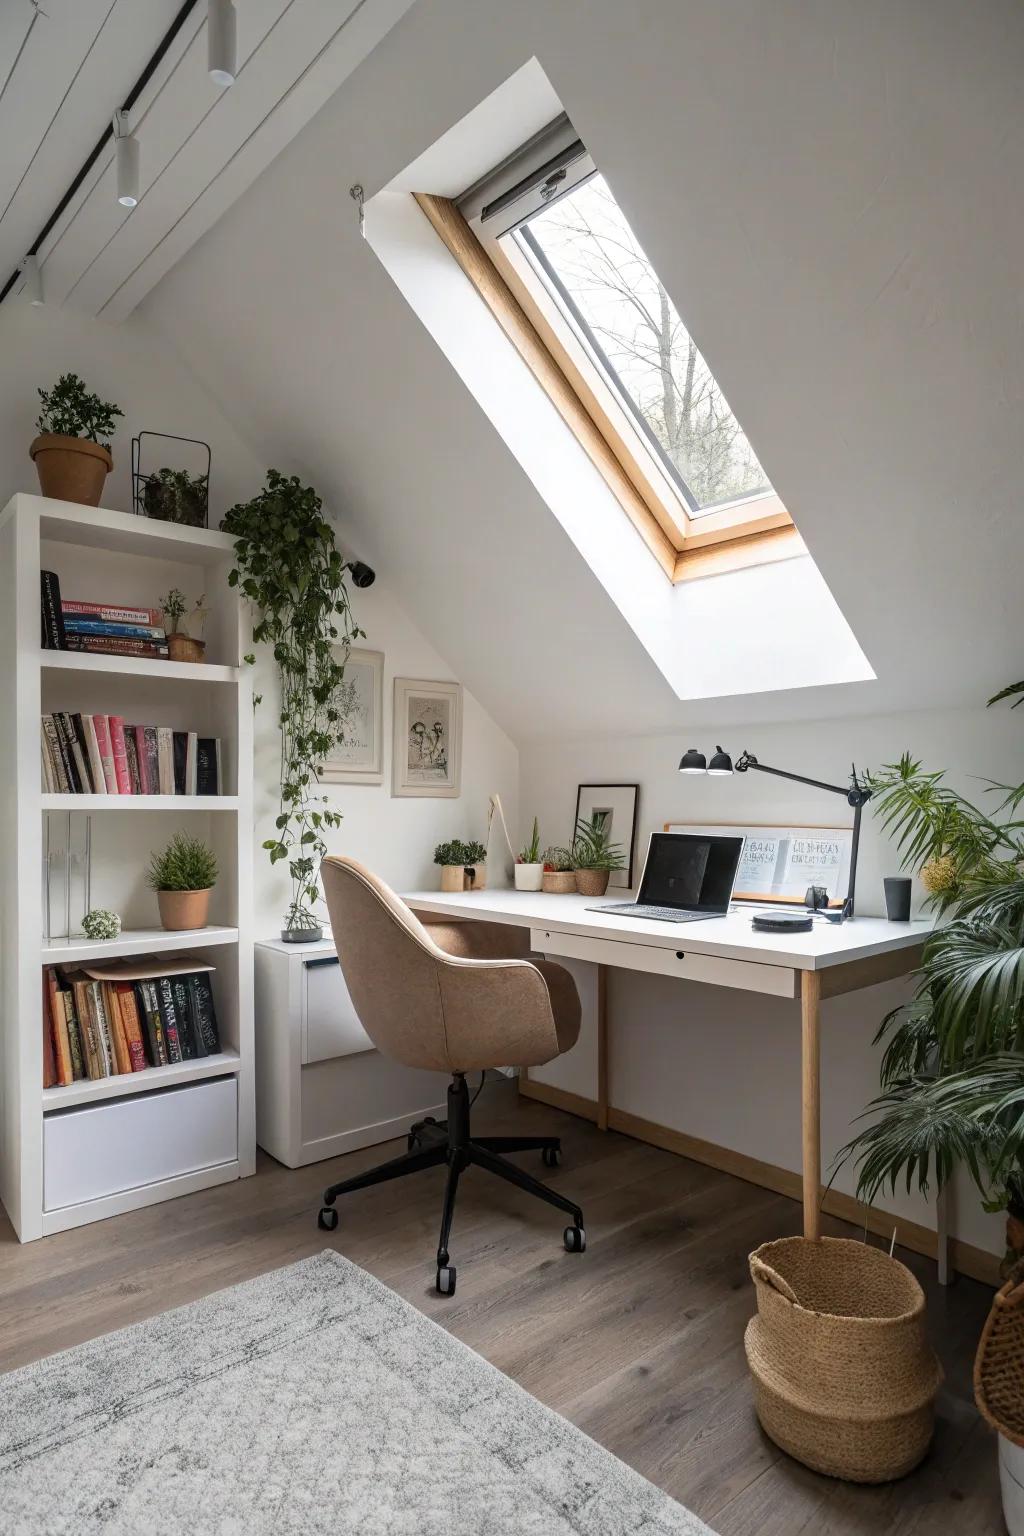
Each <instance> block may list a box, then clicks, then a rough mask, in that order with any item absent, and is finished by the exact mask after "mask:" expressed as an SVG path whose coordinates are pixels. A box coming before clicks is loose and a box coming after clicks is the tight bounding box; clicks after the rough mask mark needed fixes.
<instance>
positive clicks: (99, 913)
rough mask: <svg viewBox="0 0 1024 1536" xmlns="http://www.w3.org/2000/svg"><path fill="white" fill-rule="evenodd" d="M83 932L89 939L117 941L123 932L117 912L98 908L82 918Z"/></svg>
mask: <svg viewBox="0 0 1024 1536" xmlns="http://www.w3.org/2000/svg"><path fill="white" fill-rule="evenodd" d="M82 932H83V933H84V934H85V936H86V938H87V939H116V938H117V936H118V934H119V933H120V932H121V919H120V918H119V917H118V915H117V913H116V912H108V911H107V909H106V908H105V907H96V908H95V909H94V910H93V911H92V912H87V913H86V914H85V916H84V917H83V918H82Z"/></svg>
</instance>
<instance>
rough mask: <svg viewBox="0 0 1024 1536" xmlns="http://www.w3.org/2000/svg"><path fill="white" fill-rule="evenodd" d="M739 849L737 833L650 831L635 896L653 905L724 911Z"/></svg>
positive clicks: (741, 843)
mask: <svg viewBox="0 0 1024 1536" xmlns="http://www.w3.org/2000/svg"><path fill="white" fill-rule="evenodd" d="M742 849H743V838H742V837H739V836H737V837H702V836H699V835H697V834H692V833H689V832H653V833H652V834H651V843H650V847H649V848H648V850H647V863H646V864H645V865H644V877H643V881H642V883H641V886H640V897H639V899H640V901H641V902H642V903H643V904H644V905H649V906H655V907H686V908H687V909H689V910H690V911H695V912H698V911H699V912H726V911H728V908H729V899H730V897H731V896H732V888H733V882H734V881H735V879H736V870H737V867H738V865H739V862H740V853H741V852H742Z"/></svg>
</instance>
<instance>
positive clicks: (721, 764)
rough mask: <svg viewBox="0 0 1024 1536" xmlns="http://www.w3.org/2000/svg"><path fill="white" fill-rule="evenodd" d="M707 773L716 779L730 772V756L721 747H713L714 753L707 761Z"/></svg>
mask: <svg viewBox="0 0 1024 1536" xmlns="http://www.w3.org/2000/svg"><path fill="white" fill-rule="evenodd" d="M708 773H710V774H713V775H714V777H715V778H718V779H720V778H725V776H726V775H727V774H730V773H732V758H731V757H730V756H729V754H728V752H725V751H723V749H722V748H721V747H716V748H715V751H714V755H713V757H712V759H711V761H710V763H708Z"/></svg>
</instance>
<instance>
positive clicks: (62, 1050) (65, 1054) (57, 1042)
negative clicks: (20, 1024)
mask: <svg viewBox="0 0 1024 1536" xmlns="http://www.w3.org/2000/svg"><path fill="white" fill-rule="evenodd" d="M46 987H47V998H48V1003H49V1009H50V1023H51V1026H52V1028H53V1053H54V1059H55V1061H56V1064H57V1082H58V1083H60V1084H61V1085H62V1086H65V1087H66V1086H67V1084H68V1083H73V1082H74V1080H75V1074H74V1071H73V1069H72V1066H71V1044H70V1042H69V1040H68V1020H67V1014H66V1013H65V1012H64V1003H63V1001H62V1000H61V995H60V989H59V988H58V986H57V973H56V971H55V970H54V968H53V966H52V965H48V966H47V967H46Z"/></svg>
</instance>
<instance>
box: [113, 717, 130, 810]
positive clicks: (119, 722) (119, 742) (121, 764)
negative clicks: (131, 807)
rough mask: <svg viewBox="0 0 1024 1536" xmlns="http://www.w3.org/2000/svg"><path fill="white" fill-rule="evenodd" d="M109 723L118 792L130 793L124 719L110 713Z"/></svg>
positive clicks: (122, 793)
mask: <svg viewBox="0 0 1024 1536" xmlns="http://www.w3.org/2000/svg"><path fill="white" fill-rule="evenodd" d="M107 724H108V726H109V728H110V755H111V757H112V758H113V760H114V778H115V780H116V782H117V792H118V794H119V795H130V794H131V792H132V781H131V775H130V774H129V772H128V747H127V744H126V742H125V739H124V719H123V717H122V716H121V715H110V716H109V717H108V720H107Z"/></svg>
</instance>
